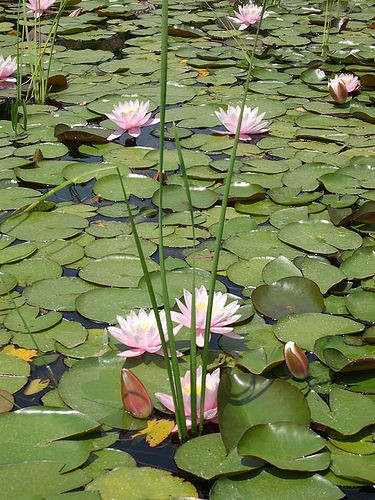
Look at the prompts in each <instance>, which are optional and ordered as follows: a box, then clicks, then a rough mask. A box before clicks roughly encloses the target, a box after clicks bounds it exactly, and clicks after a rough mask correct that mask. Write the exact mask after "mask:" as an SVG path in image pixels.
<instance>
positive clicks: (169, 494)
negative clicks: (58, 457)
mask: <svg viewBox="0 0 375 500" xmlns="http://www.w3.org/2000/svg"><path fill="white" fill-rule="evenodd" d="M156 485H157V487H156ZM86 491H99V493H100V495H101V498H109V497H111V496H113V492H114V491H116V494H117V495H119V497H121V498H131V499H132V500H142V499H144V498H152V499H153V500H165V499H166V498H198V494H197V492H196V489H195V488H194V486H193V485H192V484H191V483H188V482H187V481H184V480H183V479H181V478H179V477H176V476H173V475H172V474H171V473H170V472H167V471H164V470H159V469H152V468H150V467H136V468H134V467H118V468H117V469H114V470H112V471H110V472H105V473H104V474H101V475H100V476H98V477H97V478H95V479H94V481H92V482H91V483H90V484H89V485H88V486H86Z"/></svg>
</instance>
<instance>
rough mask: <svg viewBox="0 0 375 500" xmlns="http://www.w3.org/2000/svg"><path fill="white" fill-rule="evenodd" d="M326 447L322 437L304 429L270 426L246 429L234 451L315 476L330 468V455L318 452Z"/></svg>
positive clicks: (292, 425)
mask: <svg viewBox="0 0 375 500" xmlns="http://www.w3.org/2000/svg"><path fill="white" fill-rule="evenodd" d="M325 446H326V441H325V440H324V439H323V438H322V437H320V436H318V434H315V432H313V431H312V430H311V429H307V428H306V427H305V426H303V425H298V424H295V423H293V422H273V423H272V424H261V425H255V426H254V427H251V428H250V429H248V430H247V431H246V432H245V434H244V435H243V436H242V438H241V440H240V442H239V443H238V446H237V449H238V453H239V454H240V455H245V456H251V457H257V458H260V459H262V460H265V461H266V462H268V463H270V464H272V465H275V466H276V467H278V468H279V469H284V470H285V469H287V470H300V471H310V472H314V471H318V470H324V469H326V468H327V467H328V466H329V464H330V454H329V452H327V451H323V452H322V451H321V450H322V448H324V447H325ZM318 452H320V453H318Z"/></svg>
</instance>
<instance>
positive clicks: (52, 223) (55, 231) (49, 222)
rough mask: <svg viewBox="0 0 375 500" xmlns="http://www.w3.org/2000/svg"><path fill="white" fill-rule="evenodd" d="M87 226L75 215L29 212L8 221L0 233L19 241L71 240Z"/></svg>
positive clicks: (85, 222)
mask: <svg viewBox="0 0 375 500" xmlns="http://www.w3.org/2000/svg"><path fill="white" fill-rule="evenodd" d="M86 226H87V220H86V219H84V218H83V217H78V216H77V215H68V214H62V213H55V212H29V213H25V214H22V215H18V216H16V217H14V218H12V219H8V220H6V221H5V222H3V223H2V224H1V231H3V232H4V233H7V234H10V235H13V236H16V237H17V238H18V239H20V240H31V241H35V240H52V239H55V238H56V239H57V238H71V237H72V236H74V235H76V234H78V233H80V231H81V229H83V228H85V227H86Z"/></svg>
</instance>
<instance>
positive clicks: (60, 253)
mask: <svg viewBox="0 0 375 500" xmlns="http://www.w3.org/2000/svg"><path fill="white" fill-rule="evenodd" d="M37 243H38V252H37V254H36V257H38V258H39V257H45V258H48V259H50V260H53V261H54V262H57V263H58V264H60V265H61V266H65V265H67V264H71V263H72V262H75V261H77V260H79V259H81V258H82V257H83V256H84V250H83V248H82V247H81V246H80V245H78V244H77V243H74V241H65V240H62V239H57V240H51V241H46V242H41V241H38V242H37Z"/></svg>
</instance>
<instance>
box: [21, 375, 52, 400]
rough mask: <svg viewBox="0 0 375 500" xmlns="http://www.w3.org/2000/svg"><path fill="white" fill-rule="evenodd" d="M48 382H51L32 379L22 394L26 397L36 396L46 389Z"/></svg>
mask: <svg viewBox="0 0 375 500" xmlns="http://www.w3.org/2000/svg"><path fill="white" fill-rule="evenodd" d="M50 382H51V381H50V380H49V379H48V378H47V379H45V380H42V379H40V378H34V379H32V380H31V381H30V383H29V385H28V386H27V387H26V389H24V391H23V393H24V394H25V395H26V396H31V395H32V394H38V392H41V391H43V390H44V389H45V388H46V387H48V386H49V384H50Z"/></svg>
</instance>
